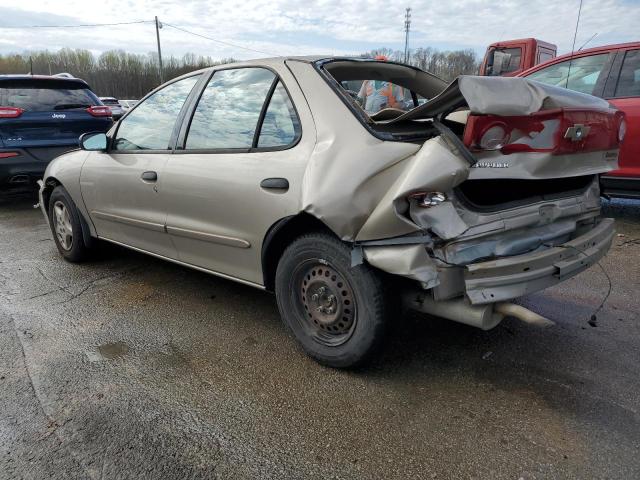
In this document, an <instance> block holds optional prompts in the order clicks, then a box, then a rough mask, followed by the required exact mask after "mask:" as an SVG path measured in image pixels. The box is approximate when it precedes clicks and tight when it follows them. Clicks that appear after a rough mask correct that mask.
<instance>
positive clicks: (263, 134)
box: [258, 82, 300, 148]
mask: <svg viewBox="0 0 640 480" xmlns="http://www.w3.org/2000/svg"><path fill="white" fill-rule="evenodd" d="M298 135H300V122H299V121H298V116H297V114H296V111H295V109H294V108H293V103H291V99H290V98H289V95H288V94H287V90H286V89H285V88H284V86H283V85H282V83H281V82H278V85H277V86H276V89H275V90H274V91H273V95H272V96H271V100H269V107H268V108H267V111H266V112H265V115H264V121H263V122H262V128H261V129H260V137H259V138H258V147H265V148H267V147H283V146H286V145H289V144H291V143H293V142H295V140H296V138H297V137H298Z"/></svg>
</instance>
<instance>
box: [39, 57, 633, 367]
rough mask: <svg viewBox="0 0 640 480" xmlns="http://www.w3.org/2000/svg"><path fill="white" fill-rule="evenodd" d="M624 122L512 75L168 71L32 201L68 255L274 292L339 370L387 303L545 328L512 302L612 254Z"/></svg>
mask: <svg viewBox="0 0 640 480" xmlns="http://www.w3.org/2000/svg"><path fill="white" fill-rule="evenodd" d="M624 130H625V129H624V117H623V115H622V114H621V113H620V112H619V111H617V110H615V109H614V108H612V107H611V106H610V105H609V104H608V103H607V102H606V101H604V100H601V99H597V98H595V97H592V96H589V95H583V94H580V93H576V92H572V91H568V90H564V89H559V88H555V87H550V86H547V85H543V84H539V83H536V82H532V81H528V80H526V79H523V78H501V77H497V78H494V77H467V76H463V77H460V78H458V79H457V80H456V81H454V82H453V83H451V84H450V85H446V84H445V83H444V82H443V81H442V80H440V79H438V78H437V77H435V76H433V75H431V74H429V73H427V72H424V71H421V70H419V69H416V68H412V67H409V66H405V65H401V64H396V63H393V62H381V61H373V60H363V59H347V58H306V57H305V58H278V59H270V60H259V61H252V62H246V63H239V64H232V65H224V66H217V67H213V68H209V69H205V70H201V71H198V72H193V73H191V74H188V75H185V76H183V77H180V78H177V79H175V80H173V81H171V82H169V83H167V84H165V85H163V86H161V87H159V88H158V89H156V90H155V91H153V92H151V93H150V94H149V95H148V96H147V97H146V98H145V99H143V100H142V101H141V102H140V103H139V104H138V105H136V107H134V108H133V109H131V110H130V111H129V112H128V113H127V114H126V115H125V116H124V117H123V118H122V119H121V120H120V121H119V122H118V123H117V124H116V125H114V127H113V128H112V129H111V131H109V132H108V133H107V134H106V135H104V134H101V133H91V134H85V135H84V136H83V137H81V150H79V151H75V152H71V153H68V154H65V155H63V156H61V157H59V158H57V159H56V160H54V161H53V162H52V163H51V164H50V165H49V167H48V168H47V171H46V173H45V176H44V178H43V181H42V182H41V190H40V196H41V198H40V205H41V208H42V210H43V212H44V214H45V216H46V217H47V218H48V221H49V223H50V226H51V230H52V232H53V236H54V239H55V242H56V245H57V247H58V250H59V251H60V253H61V254H62V255H63V256H64V258H66V259H67V260H69V261H81V260H84V259H85V258H87V256H88V255H89V254H90V251H91V249H93V248H95V246H96V239H100V240H105V241H109V242H113V243H116V244H119V245H123V246H126V247H129V248H132V249H135V250H138V251H141V252H145V253H149V254H151V255H154V256H156V257H160V258H163V259H167V260H170V261H172V262H176V263H179V264H181V265H185V266H189V267H193V268H196V269H198V270H202V271H205V272H209V273H212V274H216V275H220V276H222V277H224V278H228V279H233V280H237V281H240V282H242V283H245V284H248V285H252V286H255V287H258V288H262V289H266V290H269V291H274V292H275V294H276V298H277V303H278V308H279V310H280V314H281V316H282V318H283V320H284V323H285V324H286V325H287V326H288V327H289V329H290V330H291V332H292V333H293V335H294V336H295V338H296V339H297V340H298V341H299V342H300V344H301V345H302V346H303V348H304V350H305V351H306V352H307V353H308V354H309V355H310V356H312V357H313V358H315V359H316V360H318V361H319V362H321V363H323V364H325V365H330V366H333V367H350V366H354V365H358V364H361V363H363V362H364V361H366V360H367V359H369V358H370V357H371V355H372V353H373V352H375V350H376V348H377V347H378V346H379V345H380V343H381V340H382V338H383V333H384V330H385V324H386V323H387V322H388V321H389V318H390V317H391V316H392V315H393V314H394V313H396V312H397V311H399V310H397V309H396V308H394V307H393V306H394V305H398V304H399V302H400V300H402V301H403V303H404V304H405V306H409V307H412V308H417V309H419V310H421V311H423V312H426V313H429V314H433V315H437V316H441V317H444V318H448V319H451V320H454V321H458V322H463V323H466V324H469V325H473V326H475V327H479V328H482V329H485V330H486V329H490V328H493V327H494V326H496V325H497V324H498V323H499V322H500V320H501V319H502V318H503V317H504V316H506V315H512V316H516V317H518V318H521V319H523V320H525V321H529V322H533V323H536V322H538V323H540V322H543V321H544V319H542V318H541V317H539V316H537V315H536V314H534V313H533V312H531V311H529V310H526V309H524V308H522V307H520V306H518V305H515V304H513V303H509V301H510V300H512V299H515V298H517V297H520V296H522V295H525V294H528V293H530V292H534V291H536V290H540V289H543V288H545V287H547V286H550V285H554V284H556V283H558V282H561V281H563V280H564V279H566V278H569V277H571V276H573V275H576V274H577V273H579V272H580V271H582V270H584V269H586V268H588V267H589V266H591V265H593V264H594V263H595V262H597V261H598V260H599V259H600V258H601V257H602V256H603V255H604V254H605V253H606V252H607V250H608V248H609V246H610V244H611V240H612V237H613V235H614V224H613V220H611V219H608V218H602V217H601V215H600V196H599V188H598V175H599V174H600V173H603V172H607V171H609V170H612V169H615V168H616V167H617V158H618V149H619V146H620V143H621V141H622V135H623V134H624ZM391 287H393V288H391Z"/></svg>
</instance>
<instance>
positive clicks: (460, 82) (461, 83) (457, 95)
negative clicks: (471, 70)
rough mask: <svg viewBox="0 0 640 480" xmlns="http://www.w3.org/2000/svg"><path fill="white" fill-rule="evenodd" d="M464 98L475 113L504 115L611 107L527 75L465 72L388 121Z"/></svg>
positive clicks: (431, 112) (426, 114)
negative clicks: (476, 74) (420, 103)
mask: <svg viewBox="0 0 640 480" xmlns="http://www.w3.org/2000/svg"><path fill="white" fill-rule="evenodd" d="M461 100H464V102H463V103H466V105H467V106H468V107H469V110H471V113H476V114H487V115H488V114H491V115H504V116H512V115H529V114H531V113H534V112H538V111H540V110H549V109H555V108H572V107H579V108H590V109H591V108H593V109H608V108H610V106H609V102H607V101H606V100H603V99H601V98H597V97H594V96H591V95H587V94H584V93H580V92H575V91H573V90H567V89H565V88H560V87H554V86H552V85H546V84H544V83H540V82H536V81H534V80H528V79H526V78H520V77H479V76H471V75H461V76H460V77H458V78H456V79H455V80H454V81H452V82H451V83H450V84H449V85H448V86H447V88H445V89H444V90H443V91H442V92H440V94H438V96H436V97H434V98H432V99H431V100H429V101H428V102H426V103H425V104H423V105H420V106H419V107H417V108H414V109H413V110H409V111H408V112H407V113H405V114H403V115H400V116H399V117H397V118H395V119H394V120H390V121H389V122H386V123H389V124H393V123H398V122H402V121H405V120H415V119H420V118H431V117H434V116H435V115H438V114H440V113H443V112H446V111H450V110H452V109H454V108H456V107H459V106H461Z"/></svg>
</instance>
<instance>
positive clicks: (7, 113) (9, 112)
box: [0, 107, 24, 118]
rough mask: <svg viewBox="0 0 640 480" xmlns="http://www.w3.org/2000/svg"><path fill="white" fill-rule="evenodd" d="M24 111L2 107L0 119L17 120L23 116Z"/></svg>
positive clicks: (0, 108)
mask: <svg viewBox="0 0 640 480" xmlns="http://www.w3.org/2000/svg"><path fill="white" fill-rule="evenodd" d="M23 112H24V110H23V109H22V108H17V107H0V118H16V117H19V116H20V115H22V113H23Z"/></svg>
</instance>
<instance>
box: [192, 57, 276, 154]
mask: <svg viewBox="0 0 640 480" xmlns="http://www.w3.org/2000/svg"><path fill="white" fill-rule="evenodd" d="M275 78H276V77H275V75H274V74H273V72H271V71H270V70H267V69H266V68H237V69H232V70H221V71H218V72H216V73H214V75H213V77H212V78H211V80H210V81H209V84H208V85H207V87H206V88H205V90H204V92H203V93H202V97H201V98H200V101H199V102H198V106H197V107H196V110H195V112H194V114H193V119H192V120H191V125H190V127H189V133H188V135H187V141H186V144H185V148H186V149H229V148H251V147H252V146H253V139H254V135H255V132H256V128H257V127H258V120H259V119H260V113H261V112H262V106H263V105H264V102H265V101H266V99H267V94H268V93H269V90H270V89H271V86H272V84H273V82H274V80H275Z"/></svg>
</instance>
